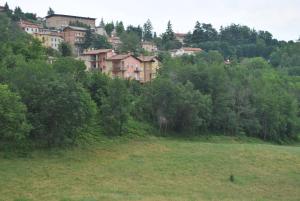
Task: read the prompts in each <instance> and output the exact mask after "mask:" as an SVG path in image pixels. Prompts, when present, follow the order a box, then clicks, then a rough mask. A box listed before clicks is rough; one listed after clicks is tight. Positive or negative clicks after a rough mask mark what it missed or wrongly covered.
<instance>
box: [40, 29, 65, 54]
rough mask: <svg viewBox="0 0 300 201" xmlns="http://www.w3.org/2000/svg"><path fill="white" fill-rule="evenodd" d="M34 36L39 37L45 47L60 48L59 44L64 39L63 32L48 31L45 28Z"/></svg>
mask: <svg viewBox="0 0 300 201" xmlns="http://www.w3.org/2000/svg"><path fill="white" fill-rule="evenodd" d="M34 37H35V38H37V39H39V40H40V41H41V42H42V44H43V46H44V47H48V48H53V49H55V50H59V45H60V44H61V43H62V42H63V41H64V39H63V34H62V33H58V32H51V31H48V32H46V31H45V30H44V31H43V32H40V33H35V34H34Z"/></svg>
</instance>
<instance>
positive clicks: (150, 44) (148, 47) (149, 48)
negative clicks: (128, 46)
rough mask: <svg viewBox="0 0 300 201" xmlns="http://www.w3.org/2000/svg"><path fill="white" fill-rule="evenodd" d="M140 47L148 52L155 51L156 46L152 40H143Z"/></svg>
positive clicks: (156, 49)
mask: <svg viewBox="0 0 300 201" xmlns="http://www.w3.org/2000/svg"><path fill="white" fill-rule="evenodd" d="M142 48H143V49H144V50H146V51H148V52H157V51H158V48H157V46H156V45H155V44H154V43H153V42H148V41H144V42H142Z"/></svg>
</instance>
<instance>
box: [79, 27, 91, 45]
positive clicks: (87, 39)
mask: <svg viewBox="0 0 300 201" xmlns="http://www.w3.org/2000/svg"><path fill="white" fill-rule="evenodd" d="M93 37H94V36H93V33H92V30H91V28H90V27H89V28H88V30H87V31H86V33H85V37H84V42H83V44H81V45H80V46H81V47H82V48H83V49H88V48H90V47H91V46H92V44H93Z"/></svg>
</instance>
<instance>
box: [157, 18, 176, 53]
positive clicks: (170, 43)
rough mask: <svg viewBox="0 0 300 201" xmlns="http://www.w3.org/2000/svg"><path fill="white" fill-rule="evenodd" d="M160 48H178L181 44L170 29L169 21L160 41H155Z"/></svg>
mask: <svg viewBox="0 0 300 201" xmlns="http://www.w3.org/2000/svg"><path fill="white" fill-rule="evenodd" d="M156 42H157V45H158V47H159V48H160V49H161V50H172V49H179V48H180V47H181V46H182V44H181V43H180V42H179V41H178V40H177V39H176V37H175V33H174V32H173V29H172V24H171V22H170V21H169V22H168V25H167V29H166V32H165V33H163V34H162V38H161V41H156Z"/></svg>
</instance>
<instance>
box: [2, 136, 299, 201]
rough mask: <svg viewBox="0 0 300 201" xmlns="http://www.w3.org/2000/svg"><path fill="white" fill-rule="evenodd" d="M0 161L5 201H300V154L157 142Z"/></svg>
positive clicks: (216, 143) (248, 145) (285, 149)
mask: <svg viewBox="0 0 300 201" xmlns="http://www.w3.org/2000/svg"><path fill="white" fill-rule="evenodd" d="M0 156H1V158H0V200H1V201H2V200H3V201H10V200H12V201H52V200H53V201H96V200H100V201H106V200H108V201H110V200H112V201H114V200H125V201H126V200H144V201H167V200H168V201H192V200H195V201H198V200H199V201H200V200H215V201H219V200H227V201H233V200H237V201H248V200H249V201H250V200H251V201H264V200H272V201H273V200H275V201H276V200H278V201H299V200H300V147H299V146H276V145H270V144H260V143H255V142H237V141H235V140H232V139H229V138H228V139H225V140H224V139H222V140H214V139H212V140H208V141H201V140H200V141H199V140H197V141H191V140H179V139H167V138H154V137H153V138H150V139H149V138H147V139H139V140H130V141H125V140H124V141H122V140H117V141H116V142H112V141H105V142H103V143H100V144H99V145H91V146H85V147H84V148H83V147H81V148H79V147H77V148H74V149H72V150H70V149H69V150H59V151H58V150H56V151H51V152H49V151H47V152H36V153H32V154H31V156H29V157H26V158H16V157H11V158H7V157H6V158H5V157H3V153H2V154H0ZM230 175H233V176H234V182H231V181H230V179H229V178H230Z"/></svg>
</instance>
